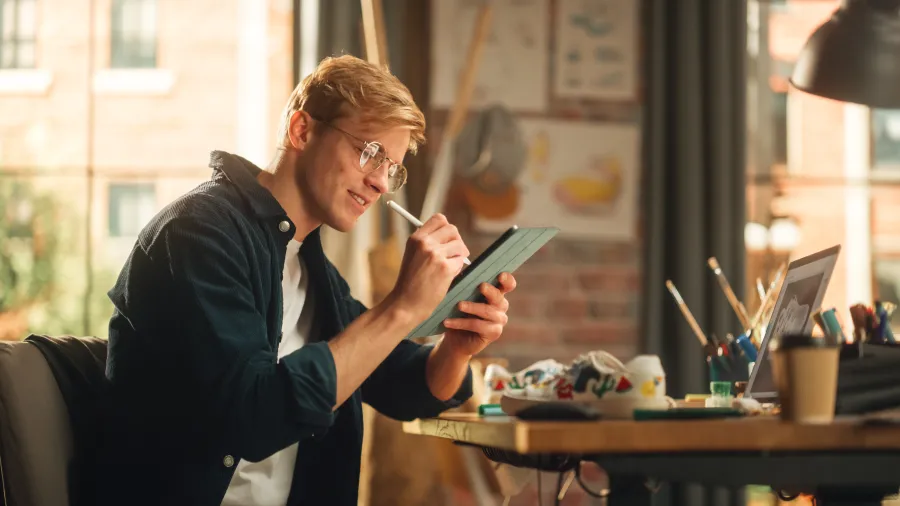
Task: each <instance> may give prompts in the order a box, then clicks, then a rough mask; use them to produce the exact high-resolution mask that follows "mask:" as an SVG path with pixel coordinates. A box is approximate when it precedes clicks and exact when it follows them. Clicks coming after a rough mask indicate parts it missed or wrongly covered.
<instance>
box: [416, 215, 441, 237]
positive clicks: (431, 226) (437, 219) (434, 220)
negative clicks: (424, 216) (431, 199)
mask: <svg viewBox="0 0 900 506" xmlns="http://www.w3.org/2000/svg"><path fill="white" fill-rule="evenodd" d="M447 223H448V221H447V217H446V216H444V215H443V214H441V213H436V214H434V215H433V216H432V217H431V218H428V221H426V222H425V223H423V224H422V226H421V227H419V229H418V230H416V232H418V233H421V234H422V235H428V234H431V233H432V232H434V231H435V230H437V229H439V228H441V227H442V226H444V225H446V224H447Z"/></svg>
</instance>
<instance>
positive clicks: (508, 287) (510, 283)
mask: <svg viewBox="0 0 900 506" xmlns="http://www.w3.org/2000/svg"><path fill="white" fill-rule="evenodd" d="M498 279H499V281H500V291H501V292H503V293H509V292H511V291H513V290H515V289H516V278H514V277H513V275H512V274H510V273H508V272H504V273H502V274H500V276H499V277H498Z"/></svg>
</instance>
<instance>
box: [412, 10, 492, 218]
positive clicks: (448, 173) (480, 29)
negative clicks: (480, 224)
mask: <svg viewBox="0 0 900 506" xmlns="http://www.w3.org/2000/svg"><path fill="white" fill-rule="evenodd" d="M491 14H492V8H491V2H490V0H487V1H485V2H483V3H482V5H481V7H480V8H479V9H478V17H477V18H476V20H475V27H474V29H473V31H472V38H471V40H470V41H469V50H468V54H467V55H466V64H465V67H464V68H463V71H462V75H461V76H460V78H459V84H458V85H457V87H456V101H455V102H454V104H453V109H451V110H450V117H449V119H448V120H447V124H446V125H445V126H444V133H443V136H442V138H441V144H440V147H439V148H438V153H437V157H436V158H435V162H434V170H432V172H431V180H430V181H429V182H428V190H427V191H426V193H425V201H424V202H423V204H422V213H421V215H420V218H421V219H422V221H426V220H427V219H428V218H430V217H431V216H432V215H433V214H434V213H437V212H440V211H441V210H442V209H443V208H444V202H445V200H446V198H447V192H448V191H449V189H450V180H451V179H452V170H453V163H452V156H451V154H450V153H451V150H452V149H453V142H454V141H455V140H456V136H457V135H459V132H460V130H462V127H463V122H464V121H465V119H466V116H467V115H468V112H469V102H470V101H471V99H472V91H473V90H474V88H475V77H476V76H477V74H478V67H479V65H480V63H481V54H482V52H483V51H482V50H483V49H484V43H485V40H487V37H488V34H489V33H490V29H491Z"/></svg>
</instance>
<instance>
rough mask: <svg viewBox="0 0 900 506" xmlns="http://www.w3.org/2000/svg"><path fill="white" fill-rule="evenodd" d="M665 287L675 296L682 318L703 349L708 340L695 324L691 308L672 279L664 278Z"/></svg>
mask: <svg viewBox="0 0 900 506" xmlns="http://www.w3.org/2000/svg"><path fill="white" fill-rule="evenodd" d="M666 288H668V289H669V293H671V294H672V297H675V302H676V303H677V304H678V309H680V310H681V314H683V315H684V319H685V320H687V322H688V325H690V326H691V330H693V331H694V335H696V336H697V339H698V340H699V341H700V344H701V345H702V346H703V348H704V349H705V348H706V346H707V344H708V343H709V341H708V340H707V339H706V334H704V333H703V331H702V330H700V325H699V324H697V320H695V319H694V315H693V314H691V310H690V309H688V307H687V304H685V303H684V299H682V298H681V294H680V293H678V289H677V288H675V283H672V280H670V279H667V280H666Z"/></svg>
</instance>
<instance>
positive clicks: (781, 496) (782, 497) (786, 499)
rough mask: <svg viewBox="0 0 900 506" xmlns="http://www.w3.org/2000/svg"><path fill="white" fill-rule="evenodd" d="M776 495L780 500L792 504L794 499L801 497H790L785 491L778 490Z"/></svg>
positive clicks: (795, 495) (796, 495) (797, 495)
mask: <svg viewBox="0 0 900 506" xmlns="http://www.w3.org/2000/svg"><path fill="white" fill-rule="evenodd" d="M775 495H776V496H778V499H780V500H782V501H784V502H791V501H793V500H794V499H796V498H798V497H800V494H794V495H790V494H788V493H787V492H785V491H784V490H776V491H775Z"/></svg>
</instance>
